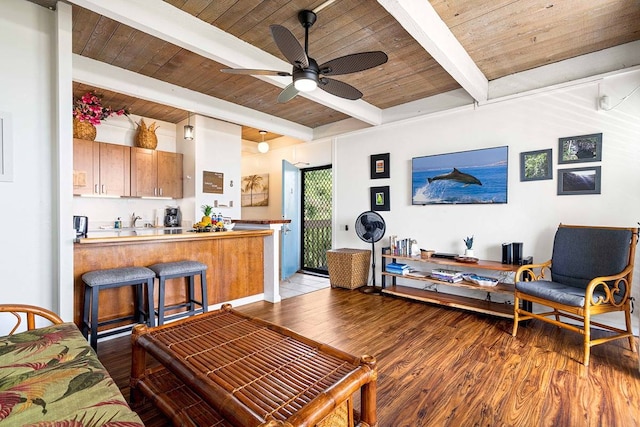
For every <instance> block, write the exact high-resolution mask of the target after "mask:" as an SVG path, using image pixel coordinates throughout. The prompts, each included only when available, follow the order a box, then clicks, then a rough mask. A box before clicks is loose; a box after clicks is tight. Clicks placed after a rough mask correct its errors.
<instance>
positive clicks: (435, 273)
mask: <svg viewBox="0 0 640 427" xmlns="http://www.w3.org/2000/svg"><path fill="white" fill-rule="evenodd" d="M430 276H431V278H433V279H437V280H442V281H443V282H449V283H458V282H462V279H463V277H462V273H461V272H459V271H455V270H447V269H444V268H436V269H434V270H431V274H430Z"/></svg>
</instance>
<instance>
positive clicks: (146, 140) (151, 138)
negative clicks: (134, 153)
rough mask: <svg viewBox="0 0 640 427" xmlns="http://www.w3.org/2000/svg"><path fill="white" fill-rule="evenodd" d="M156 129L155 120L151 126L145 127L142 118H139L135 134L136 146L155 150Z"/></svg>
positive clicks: (156, 141)
mask: <svg viewBox="0 0 640 427" xmlns="http://www.w3.org/2000/svg"><path fill="white" fill-rule="evenodd" d="M156 129H158V127H157V126H156V122H153V123H152V124H151V126H149V127H147V125H146V124H145V123H144V119H140V123H139V124H138V133H137V134H136V141H135V142H136V147H141V148H150V149H152V150H155V149H156V147H157V146H158V137H157V136H156Z"/></svg>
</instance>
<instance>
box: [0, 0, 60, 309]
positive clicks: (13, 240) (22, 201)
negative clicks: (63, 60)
mask: <svg viewBox="0 0 640 427" xmlns="http://www.w3.org/2000/svg"><path fill="white" fill-rule="evenodd" d="M54 30H55V14H54V12H51V11H50V10H48V9H46V8H44V7H41V6H37V5H35V4H33V3H30V2H26V1H23V0H4V1H2V2H0V56H1V57H2V58H3V65H2V67H0V111H3V112H8V113H10V114H11V117H12V122H13V123H12V125H13V135H12V138H13V145H14V155H13V162H14V174H13V181H12V182H0V201H1V202H0V203H1V206H2V208H1V209H0V224H2V233H0V302H3V303H28V304H36V305H40V306H43V307H46V308H50V309H53V308H55V307H54V305H55V303H54V300H55V295H56V290H55V288H56V287H57V283H56V279H55V273H54V272H55V271H56V269H55V268H54V266H53V264H52V263H53V261H52V260H53V258H54V257H53V254H54V249H53V247H54V245H55V244H56V242H55V241H54V238H53V234H54V233H53V232H52V224H53V223H52V218H53V217H54V216H55V215H54V207H53V205H54V200H53V199H52V197H53V196H52V194H55V193H56V190H55V189H54V186H55V185H57V184H56V183H57V179H56V178H55V177H54V176H53V160H52V158H53V157H54V155H53V151H54V147H55V145H56V144H55V142H54V141H55V138H56V136H55V133H54V129H55V123H54V120H55V117H56V115H55V114H54V113H52V112H53V111H55V102H56V100H55V92H56V90H55V88H56V86H55V85H54V83H55V82H54V81H53V78H52V72H51V71H50V70H55V66H54V62H55V57H54V55H55V48H54V38H53V36H54V33H55V31H54ZM69 229H71V221H70V220H69Z"/></svg>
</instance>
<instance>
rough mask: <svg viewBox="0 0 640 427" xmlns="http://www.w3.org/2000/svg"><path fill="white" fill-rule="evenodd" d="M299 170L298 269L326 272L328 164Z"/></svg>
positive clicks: (329, 196)
mask: <svg viewBox="0 0 640 427" xmlns="http://www.w3.org/2000/svg"><path fill="white" fill-rule="evenodd" d="M301 173H302V180H301V184H302V205H301V207H302V209H301V211H302V233H301V243H302V244H301V246H302V251H301V252H302V253H301V255H302V270H303V271H305V272H311V273H316V274H321V275H328V274H329V270H328V267H327V251H328V250H329V249H331V233H332V229H331V212H332V203H333V200H332V194H333V191H332V186H333V173H332V168H331V165H327V166H318V167H313V168H306V169H301Z"/></svg>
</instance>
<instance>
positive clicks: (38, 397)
mask: <svg viewBox="0 0 640 427" xmlns="http://www.w3.org/2000/svg"><path fill="white" fill-rule="evenodd" d="M5 425H6V426H42V427H45V426H47V427H58V426H59V427H63V426H64V427H67V426H68V427H94V426H111V427H115V426H117V427H138V426H139V427H144V424H142V421H141V420H140V418H139V417H138V415H137V414H136V413H135V412H133V411H132V410H131V409H130V408H129V405H128V404H127V402H126V401H125V399H124V397H123V396H122V394H121V393H120V390H119V389H118V386H117V385H116V384H115V383H114V382H113V379H112V378H111V377H110V376H109V373H108V372H107V370H106V369H105V368H104V366H102V364H101V363H100V361H99V360H98V357H97V356H96V354H95V352H94V351H93V350H92V349H91V347H90V346H89V345H88V343H87V341H86V340H85V339H84V337H83V336H82V334H81V333H80V331H79V330H78V328H77V327H76V326H75V325H74V324H73V323H63V324H60V325H52V326H48V327H43V328H39V329H35V330H32V331H27V332H22V333H19V334H15V335H12V336H6V337H2V338H0V426H5Z"/></svg>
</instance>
